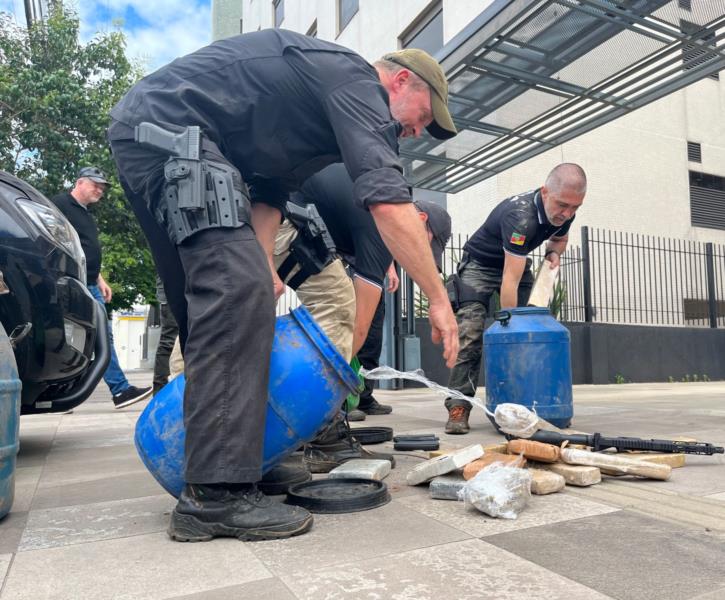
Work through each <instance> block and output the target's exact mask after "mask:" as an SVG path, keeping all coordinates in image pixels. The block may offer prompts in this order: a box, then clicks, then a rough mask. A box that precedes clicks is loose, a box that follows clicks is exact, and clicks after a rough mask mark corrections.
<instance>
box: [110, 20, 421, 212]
mask: <svg viewBox="0 0 725 600" xmlns="http://www.w3.org/2000/svg"><path fill="white" fill-rule="evenodd" d="M388 102H389V99H388V94H387V92H386V91H385V89H384V88H383V86H382V84H381V83H380V80H379V78H378V75H377V71H376V70H375V68H374V67H373V66H372V65H370V64H369V63H367V62H366V61H365V60H364V59H363V58H362V57H361V56H359V55H358V54H356V53H355V52H353V51H352V50H349V49H347V48H344V47H342V46H338V45H336V44H332V43H330V42H325V41H322V40H319V39H316V38H312V37H309V36H305V35H301V34H298V33H295V32H292V31H287V30H283V29H265V30H264V31H257V32H254V33H248V34H244V35H238V36H234V37H231V38H227V39H224V40H220V41H218V42H215V43H213V44H211V45H209V46H206V47H205V48H202V49H201V50H198V51H197V52H194V53H193V54H189V55H187V56H183V57H181V58H178V59H176V60H175V61H173V62H172V63H170V64H168V65H166V66H165V67H162V68H161V69H159V70H158V71H156V72H154V73H152V74H151V75H149V76H147V77H145V78H144V79H142V80H141V81H140V82H139V83H137V84H136V85H135V86H134V87H133V88H131V90H130V91H129V92H128V93H127V94H126V95H125V96H124V97H123V99H121V101H120V102H119V103H118V104H117V105H116V106H115V107H114V108H113V110H112V111H111V116H112V117H113V119H115V120H116V121H119V122H121V123H124V124H126V125H127V126H134V125H137V124H138V123H140V122H142V121H149V122H152V123H156V124H158V125H160V126H162V127H170V128H173V127H174V126H177V127H178V126H189V125H198V126H200V127H201V129H202V131H203V132H204V133H205V134H206V136H208V138H209V139H211V140H212V141H213V142H215V143H216V144H217V145H218V146H219V148H220V149H221V151H222V153H223V154H224V156H225V157H226V158H227V159H228V160H229V161H230V162H231V163H232V164H233V165H234V166H235V167H236V168H238V169H239V171H240V172H241V174H242V177H243V178H244V180H245V181H246V182H247V184H248V185H249V187H250V193H251V195H252V201H253V202H264V203H266V204H271V205H273V206H277V207H283V205H284V202H285V201H286V200H287V199H288V197H289V192H290V191H292V190H294V189H299V186H300V185H301V184H302V183H303V182H304V181H305V180H306V179H308V178H309V177H310V176H311V175H313V174H314V173H316V172H317V171H319V170H320V169H322V168H323V167H325V166H327V165H329V164H331V163H334V162H341V161H342V162H344V163H345V166H346V167H347V171H348V172H349V174H350V177H351V178H352V180H353V181H354V182H355V185H354V193H353V195H354V198H355V201H356V202H357V203H358V204H359V205H360V206H367V205H368V204H371V203H376V202H401V201H403V202H409V201H410V199H411V197H410V192H409V189H408V185H407V183H406V181H405V179H404V177H403V169H402V166H401V164H400V161H399V159H398V135H399V134H400V132H401V131H402V127H401V125H400V123H398V122H397V121H396V120H394V119H393V117H392V115H391V114H390V107H389V103H388ZM116 130H118V128H116ZM129 131H130V129H128V128H126V133H125V134H120V133H114V128H113V127H112V128H111V130H110V131H109V136H110V137H111V139H127V138H126V137H125V136H127V135H128V132H129ZM155 168H156V169H157V168H158V165H150V166H149V167H147V169H148V170H149V172H150V171H152V170H153V169H155ZM137 171H138V172H134V173H124V177H130V178H131V179H132V181H129V184H130V186H131V188H132V189H141V184H142V182H143V179H144V177H145V176H146V175H148V174H149V173H146V172H145V170H144V168H143V166H142V168H140V169H138V170H137Z"/></svg>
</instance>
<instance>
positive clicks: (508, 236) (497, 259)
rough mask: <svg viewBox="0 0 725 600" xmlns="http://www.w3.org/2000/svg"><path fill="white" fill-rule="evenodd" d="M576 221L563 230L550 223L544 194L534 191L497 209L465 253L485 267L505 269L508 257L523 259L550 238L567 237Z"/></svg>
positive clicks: (474, 236)
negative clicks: (542, 197) (543, 199)
mask: <svg viewBox="0 0 725 600" xmlns="http://www.w3.org/2000/svg"><path fill="white" fill-rule="evenodd" d="M572 221H574V217H572V218H571V219H569V220H568V221H567V222H566V223H564V224H563V225H561V226H560V227H557V226H556V225H552V224H551V223H549V220H548V219H547V218H546V212H545V211H544V205H543V202H542V199H541V192H540V191H539V190H532V191H530V192H526V193H525V194H519V195H518V196H512V197H511V198H507V199H506V200H504V201H503V202H501V203H500V204H499V205H498V206H496V208H494V209H493V211H491V214H490V215H488V218H487V219H486V222H485V223H484V224H483V225H481V227H479V228H478V230H477V231H476V233H474V234H473V236H471V238H470V239H469V240H468V241H467V242H466V245H465V246H464V247H463V249H464V250H465V251H466V252H468V254H469V256H470V257H471V258H473V259H474V260H475V261H476V262H478V263H480V264H482V265H483V266H485V267H492V268H497V269H503V265H504V259H505V253H507V252H508V253H509V254H512V255H514V256H520V257H522V258H523V257H525V256H526V255H527V254H528V253H529V252H531V251H532V250H534V249H536V248H538V247H539V246H541V244H543V243H544V242H545V241H546V240H548V239H549V238H551V237H561V236H564V235H566V234H567V232H568V231H569V227H571V224H572Z"/></svg>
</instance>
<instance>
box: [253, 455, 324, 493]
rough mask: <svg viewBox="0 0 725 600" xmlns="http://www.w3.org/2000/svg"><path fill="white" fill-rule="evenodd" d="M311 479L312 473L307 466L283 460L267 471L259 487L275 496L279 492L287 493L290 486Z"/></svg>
mask: <svg viewBox="0 0 725 600" xmlns="http://www.w3.org/2000/svg"><path fill="white" fill-rule="evenodd" d="M310 479H312V475H311V474H310V472H309V471H308V470H307V469H306V468H304V467H298V466H295V465H291V464H288V463H284V462H283V463H282V464H279V465H276V466H274V467H272V468H271V469H270V470H269V471H267V472H266V473H265V474H264V475H263V476H262V479H261V481H260V482H259V483H258V484H257V487H258V488H259V491H261V492H262V493H263V494H267V495H269V496H275V495H277V494H286V493H287V488H289V486H291V485H294V484H295V483H303V482H305V481H309V480H310Z"/></svg>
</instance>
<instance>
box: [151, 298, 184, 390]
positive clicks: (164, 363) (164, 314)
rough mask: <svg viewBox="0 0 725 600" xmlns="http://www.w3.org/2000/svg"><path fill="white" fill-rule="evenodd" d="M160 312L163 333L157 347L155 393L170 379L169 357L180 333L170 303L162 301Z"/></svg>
mask: <svg viewBox="0 0 725 600" xmlns="http://www.w3.org/2000/svg"><path fill="white" fill-rule="evenodd" d="M159 312H160V314H161V335H160V336H159V345H158V346H157V347H156V357H155V358H154V394H156V393H157V392H158V391H159V390H160V389H161V388H162V387H164V386H165V385H166V384H167V382H168V381H169V372H170V369H169V359H170V358H171V351H172V350H173V349H174V344H175V343H176V338H177V337H178V335H179V326H178V325H177V324H176V319H175V318H174V313H173V312H171V307H169V303H168V302H160V303H159Z"/></svg>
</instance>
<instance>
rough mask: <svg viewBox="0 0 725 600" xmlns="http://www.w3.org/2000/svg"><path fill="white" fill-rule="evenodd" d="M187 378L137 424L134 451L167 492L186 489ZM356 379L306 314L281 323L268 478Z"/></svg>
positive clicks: (272, 377)
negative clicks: (185, 404) (184, 475)
mask: <svg viewBox="0 0 725 600" xmlns="http://www.w3.org/2000/svg"><path fill="white" fill-rule="evenodd" d="M184 381H185V380H184V376H183V375H180V376H179V377H177V378H176V379H174V380H173V381H171V382H169V384H168V385H166V386H165V387H164V388H163V389H162V390H161V391H160V392H159V393H158V394H156V395H155V396H154V397H153V399H152V400H151V402H149V404H148V406H147V407H146V409H145V410H144V411H143V413H142V414H141V416H140V417H139V419H138V421H137V423H136V436H135V442H136V450H137V451H138V453H139V455H140V456H141V460H143V462H144V464H145V465H146V467H147V468H148V470H149V471H151V474H152V475H153V476H154V477H155V478H156V481H158V482H159V483H160V484H161V485H162V486H163V488H164V489H165V490H166V491H167V492H169V493H170V494H172V495H173V496H176V497H178V496H179V494H181V490H182V489H183V487H184V478H183V473H184V439H185V437H186V433H185V430H184V419H183V404H184V403H183V398H184ZM357 389H358V379H357V375H356V374H355V372H354V371H353V370H352V369H351V368H350V366H349V365H348V364H347V362H345V359H344V358H343V357H342V355H340V353H339V352H338V351H337V349H336V348H335V346H334V345H333V344H332V343H331V342H330V340H329V339H328V338H327V336H326V335H325V334H324V333H323V331H322V329H320V326H319V325H318V324H317V323H316V322H315V321H314V319H313V318H312V316H311V315H310V313H309V312H308V311H307V309H306V308H304V307H300V308H297V309H295V310H293V311H292V312H291V313H290V314H288V315H285V316H282V317H278V318H277V325H276V328H275V339H274V344H273V346H272V356H271V361H270V371H269V397H268V405H267V420H266V425H265V434H264V456H263V459H264V464H263V470H264V471H265V472H266V471H268V470H269V469H271V468H272V467H273V466H274V465H276V464H277V463H278V462H279V461H281V460H282V459H283V458H285V457H286V456H288V455H289V454H291V453H292V452H293V451H294V450H296V449H297V448H298V447H299V446H300V445H301V444H304V443H306V442H309V441H310V440H312V439H313V438H314V437H315V435H316V434H317V433H318V431H319V430H320V428H321V427H322V426H323V425H325V424H326V423H328V422H329V421H330V420H331V419H332V417H333V416H334V415H335V413H336V412H337V411H339V410H340V406H341V405H342V402H343V400H345V398H346V397H347V395H348V394H350V393H353V392H357Z"/></svg>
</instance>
